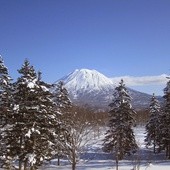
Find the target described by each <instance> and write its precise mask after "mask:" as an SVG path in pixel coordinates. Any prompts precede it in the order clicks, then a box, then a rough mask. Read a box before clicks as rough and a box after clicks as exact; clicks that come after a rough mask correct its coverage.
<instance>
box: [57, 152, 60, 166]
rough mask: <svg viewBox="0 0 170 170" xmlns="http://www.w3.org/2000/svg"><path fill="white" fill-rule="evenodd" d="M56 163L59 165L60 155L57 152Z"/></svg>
mask: <svg viewBox="0 0 170 170" xmlns="http://www.w3.org/2000/svg"><path fill="white" fill-rule="evenodd" d="M57 165H58V166H59V165H60V155H59V154H58V160H57Z"/></svg>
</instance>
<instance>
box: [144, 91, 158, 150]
mask: <svg viewBox="0 0 170 170" xmlns="http://www.w3.org/2000/svg"><path fill="white" fill-rule="evenodd" d="M160 112H161V111H160V104H159V101H158V100H157V99H156V97H155V95H154V94H153V96H152V98H151V102H150V107H149V113H150V118H149V121H148V122H147V124H146V132H147V136H146V139H145V141H146V142H147V144H146V146H150V145H153V150H154V153H156V145H158V144H159V142H158V141H157V140H158V138H159V137H158V136H159V124H160V115H161V114H160Z"/></svg>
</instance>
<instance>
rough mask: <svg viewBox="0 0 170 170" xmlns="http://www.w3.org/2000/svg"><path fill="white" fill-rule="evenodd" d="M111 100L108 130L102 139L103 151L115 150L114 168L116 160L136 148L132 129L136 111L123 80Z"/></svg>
mask: <svg viewBox="0 0 170 170" xmlns="http://www.w3.org/2000/svg"><path fill="white" fill-rule="evenodd" d="M113 96H114V98H113V101H112V102H111V103H110V104H109V106H110V107H111V109H110V111H109V123H108V128H109V129H108V130H107V132H106V134H105V139H104V151H106V152H111V153H112V152H115V157H116V169H118V161H119V160H121V159H123V157H124V156H125V155H126V154H128V155H129V154H132V153H134V152H135V151H136V149H137V144H136V141H135V136H134V132H133V129H132V126H133V123H134V116H135V114H136V112H135V111H134V109H133V108H132V106H131V97H130V95H129V94H128V91H127V89H126V87H125V84H124V82H123V80H121V82H120V83H119V86H117V87H116V88H115V93H114V94H113Z"/></svg>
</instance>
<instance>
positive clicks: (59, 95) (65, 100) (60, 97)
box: [53, 81, 72, 114]
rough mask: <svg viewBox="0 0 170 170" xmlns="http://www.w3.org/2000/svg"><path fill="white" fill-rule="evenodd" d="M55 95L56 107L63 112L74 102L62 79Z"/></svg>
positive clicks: (57, 85)
mask: <svg viewBox="0 0 170 170" xmlns="http://www.w3.org/2000/svg"><path fill="white" fill-rule="evenodd" d="M53 95H54V97H53V100H54V102H55V103H56V108H57V109H58V111H59V112H61V113H63V114H64V113H66V112H68V110H69V108H71V105H72V104H71V100H70V98H69V95H68V91H67V89H66V88H65V87H64V83H63V82H62V81H59V82H58V83H57V84H56V87H55V90H54V92H53Z"/></svg>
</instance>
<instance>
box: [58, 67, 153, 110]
mask: <svg viewBox="0 0 170 170" xmlns="http://www.w3.org/2000/svg"><path fill="white" fill-rule="evenodd" d="M60 80H62V81H63V82H64V84H65V87H66V89H67V90H68V93H69V95H70V99H71V100H72V102H73V103H75V104H78V105H84V106H89V107H92V108H96V109H102V110H103V109H109V108H108V104H109V103H110V102H111V100H112V98H113V93H114V89H115V83H114V82H113V81H112V80H111V79H110V78H108V77H106V76H104V75H103V74H101V73H99V72H98V71H96V70H88V69H80V70H78V69H77V70H75V71H74V72H72V73H70V74H69V75H67V76H65V77H63V78H62V79H60ZM57 82H58V81H57ZM57 82H56V83H57ZM125 84H126V82H125ZM128 91H129V93H130V95H131V97H132V105H133V106H134V107H135V108H137V109H140V108H146V107H148V105H149V102H150V98H151V95H148V94H145V93H141V92H138V91H135V90H132V89H130V88H128Z"/></svg>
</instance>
